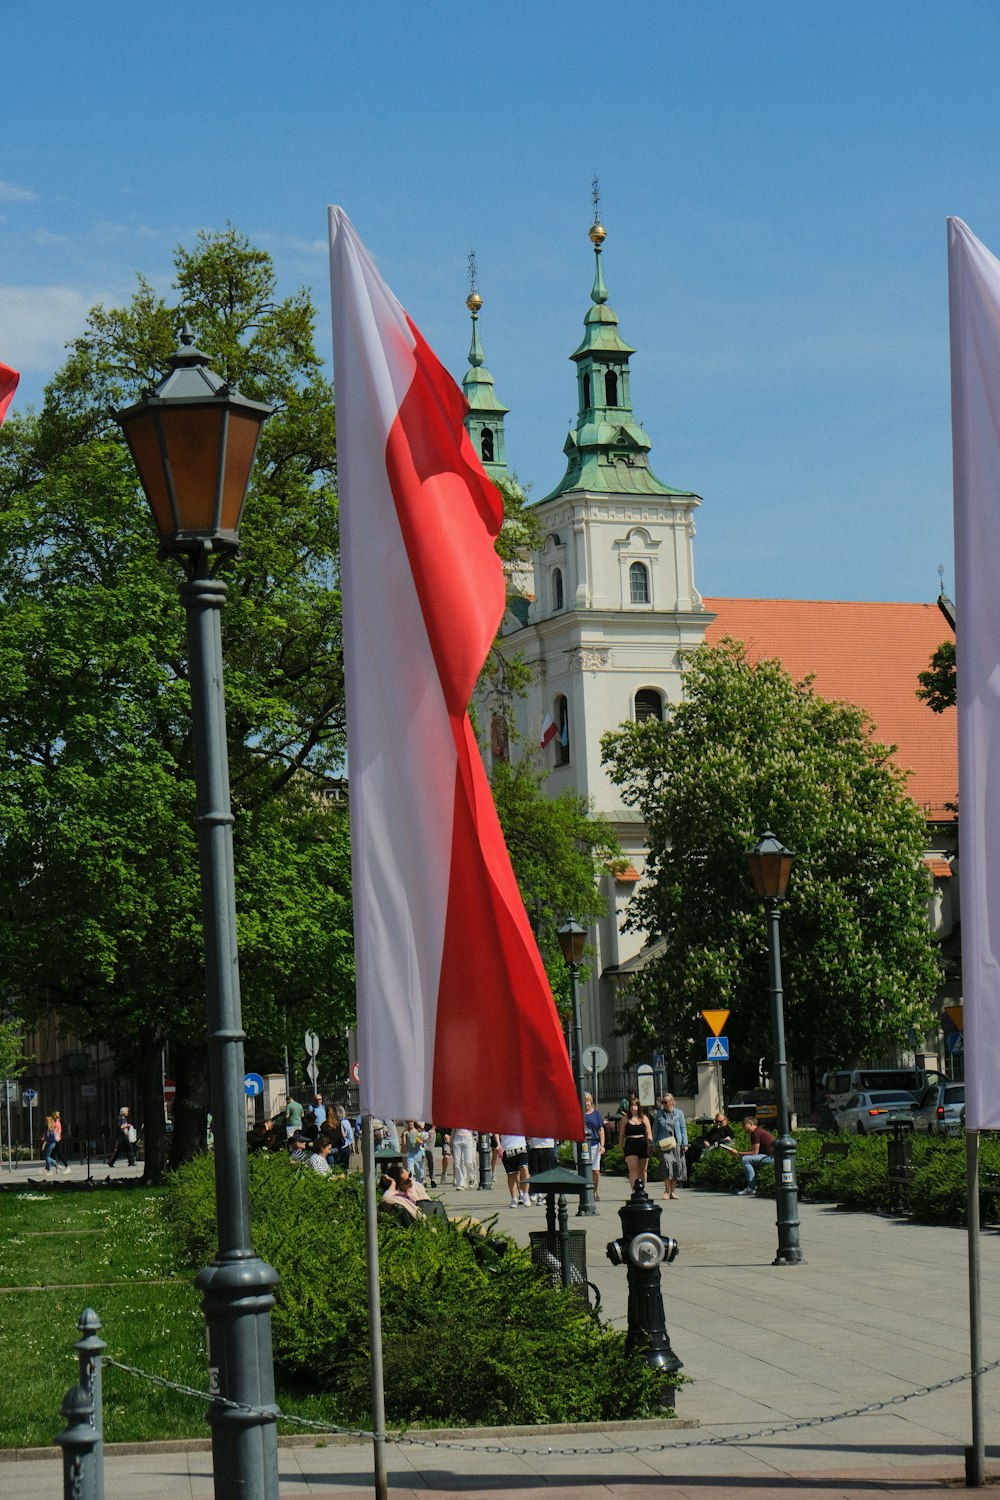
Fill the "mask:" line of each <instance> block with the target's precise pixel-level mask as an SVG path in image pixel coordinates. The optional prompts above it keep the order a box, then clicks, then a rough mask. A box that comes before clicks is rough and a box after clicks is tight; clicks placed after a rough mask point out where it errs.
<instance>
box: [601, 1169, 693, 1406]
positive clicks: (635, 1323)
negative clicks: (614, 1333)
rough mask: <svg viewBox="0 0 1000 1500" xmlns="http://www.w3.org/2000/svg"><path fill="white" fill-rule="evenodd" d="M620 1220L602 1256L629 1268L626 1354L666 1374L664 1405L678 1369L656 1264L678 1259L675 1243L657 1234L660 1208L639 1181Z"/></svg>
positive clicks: (680, 1365)
mask: <svg viewBox="0 0 1000 1500" xmlns="http://www.w3.org/2000/svg"><path fill="white" fill-rule="evenodd" d="M618 1216H619V1218H620V1219H621V1221H622V1235H621V1239H617V1240H612V1241H611V1243H610V1244H609V1245H608V1249H607V1256H608V1259H609V1260H610V1261H611V1264H612V1265H614V1266H626V1267H627V1270H628V1335H627V1337H626V1340H625V1348H626V1350H627V1351H628V1352H629V1353H633V1352H636V1351H640V1350H641V1352H642V1354H643V1355H644V1357H645V1360H646V1363H647V1364H648V1365H650V1366H651V1367H652V1368H653V1369H654V1370H659V1371H660V1372H661V1373H662V1374H663V1375H664V1376H666V1377H667V1387H666V1389H665V1390H664V1404H665V1405H667V1406H672V1405H673V1397H674V1388H673V1385H672V1383H671V1382H670V1380H669V1377H670V1376H671V1375H676V1373H677V1371H678V1370H680V1369H682V1368H683V1360H680V1359H678V1358H677V1355H676V1354H675V1353H674V1351H673V1349H672V1348H671V1347H670V1335H669V1334H668V1332H667V1322H666V1318H665V1317H664V1314H663V1297H662V1295H661V1293H660V1267H661V1266H662V1265H664V1264H666V1265H669V1264H670V1262H671V1261H672V1260H676V1259H677V1254H678V1251H679V1250H680V1245H678V1243H677V1241H676V1240H675V1239H673V1238H671V1236H670V1235H662V1234H661V1233H660V1210H659V1208H658V1206H657V1205H656V1204H655V1203H651V1202H650V1201H649V1198H648V1197H647V1196H646V1190H645V1188H644V1187H643V1185H642V1182H636V1184H635V1187H634V1188H633V1190H632V1196H631V1198H629V1199H628V1201H627V1202H626V1203H625V1204H623V1206H622V1207H621V1208H620V1209H619V1210H618Z"/></svg>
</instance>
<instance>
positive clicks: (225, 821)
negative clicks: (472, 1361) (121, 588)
mask: <svg viewBox="0 0 1000 1500" xmlns="http://www.w3.org/2000/svg"><path fill="white" fill-rule="evenodd" d="M169 363H170V373H169V374H168V375H167V376H166V378H165V379H164V380H163V381H161V383H160V384H159V385H158V386H157V387H156V388H155V390H153V391H152V392H150V393H149V394H148V395H146V396H144V397H143V399H142V400H141V401H139V402H137V403H136V404H135V405H134V406H130V407H128V408H127V409H126V410H124V411H120V412H117V413H116V414H115V420H116V421H117V422H118V423H119V425H120V426H121V428H122V431H123V432H124V434H125V439H126V441H127V443H128V446H129V449H130V451H131V453H132V457H133V459H134V460H135V465H136V468H137V469H138V471H139V480H140V482H141V484H142V487H143V490H144V491H145V493H146V498H147V500H148V501H149V506H150V509H151V511H152V513H153V520H154V521H155V523H156V528H157V531H158V532H159V535H160V556H161V557H176V558H178V559H179V560H180V561H181V563H182V564H183V567H184V571H185V573H186V574H187V579H186V582H184V583H182V584H181V586H180V596H181V601H182V603H183V605H184V609H185V610H186V612H187V637H188V651H189V656H190V684H191V719H192V732H193V742H194V761H195V785H196V791H197V805H196V816H195V823H196V829H197V837H198V855H199V863H200V866H201V888H202V920H203V926H204V947H205V982H206V996H207V1005H208V1056H209V1076H210V1083H211V1097H212V1124H213V1130H214V1133H215V1200H216V1223H217V1227H218V1236H219V1250H218V1254H217V1255H216V1257H215V1259H214V1260H213V1261H212V1263H211V1265H209V1266H206V1268H205V1269H204V1270H203V1271H200V1272H199V1274H198V1276H197V1278H196V1281H195V1285H196V1286H197V1287H198V1288H199V1290H200V1291H201V1292H202V1293H203V1299H202V1310H203V1312H204V1314H205V1322H206V1325H207V1333H208V1364H209V1389H210V1390H211V1391H212V1393H213V1394H214V1395H216V1396H217V1397H218V1398H219V1399H218V1401H217V1402H216V1403H215V1404H213V1405H212V1407H211V1408H210V1409H209V1412H208V1420H209V1422H210V1423H211V1427H212V1455H213V1471H214V1475H215V1495H216V1500H237V1497H239V1500H278V1455H277V1434H276V1429H275V1412H276V1408H275V1405H274V1367H273V1361H272V1352H271V1308H272V1307H273V1306H274V1289H275V1287H276V1286H277V1282H278V1278H277V1274H276V1272H275V1271H274V1270H273V1269H272V1267H271V1266H269V1265H267V1264H265V1262H264V1261H263V1260H261V1259H260V1257H259V1256H258V1255H257V1254H256V1253H255V1251H254V1249H253V1245H252V1244H251V1240H250V1200H249V1193H248V1187H247V1151H246V1117H245V1113H244V1102H243V1101H244V1094H243V1077H244V1071H245V1069H244V1062H243V1041H244V1032H243V1023H242V1016H241V1010H240V982H239V956H238V952H237V946H236V898H235V881H234V874H233V816H232V810H231V806H230V797H229V755H228V749H227V744H226V704H225V693H224V689H223V681H222V632H221V628H220V618H219V611H220V610H221V609H222V606H223V605H224V603H225V600H226V585H225V584H224V583H223V582H222V580H221V578H219V577H217V576H216V574H217V572H218V570H219V569H220V568H221V567H222V566H224V565H225V564H226V563H227V562H229V561H231V560H232V558H233V557H235V555H236V553H237V551H238V549H239V525H240V516H241V514H242V510H243V502H244V500H245V498H246V491H247V485H248V484H249V481H250V470H251V468H252V466H253V461H254V456H255V454H256V451H257V441H258V438H259V436H260V429H261V426H262V425H263V422H264V420H265V418H266V417H267V416H269V415H270V412H271V410H272V408H271V407H270V406H267V405H265V404H263V403H262V402H259V401H248V400H246V399H245V398H244V397H243V396H240V395H239V394H238V393H237V392H236V391H234V390H231V389H230V388H229V387H228V386H227V385H225V384H224V383H223V382H222V381H221V380H220V379H219V377H218V376H217V375H216V374H215V373H214V372H213V371H212V370H210V369H209V368H208V359H207V357H206V355H204V354H202V353H201V351H200V350H198V349H196V348H195V346H194V335H193V334H192V333H191V330H190V328H188V327H187V326H185V329H184V332H183V334H182V335H181V348H180V349H178V351H177V352H176V354H174V355H173V356H172V358H171V359H170V361H169ZM230 1402H236V1403H239V1409H238V1408H237V1407H235V1406H232V1405H228V1404H226V1403H230ZM243 1408H248V1409H243Z"/></svg>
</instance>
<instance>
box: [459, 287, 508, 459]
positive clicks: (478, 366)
mask: <svg viewBox="0 0 1000 1500" xmlns="http://www.w3.org/2000/svg"><path fill="white" fill-rule="evenodd" d="M465 305H466V307H467V308H468V309H469V312H470V313H471V315H472V343H471V344H470V346H469V368H468V369H467V370H466V372H465V374H464V376H463V377H462V390H463V391H464V392H465V399H466V401H468V403H469V410H468V412H467V413H466V416H465V430H466V431H467V432H468V434H469V437H470V438H471V440H472V446H473V447H474V448H475V450H476V452H477V454H478V455H479V457H480V459H481V460H482V464H483V468H484V469H485V470H486V472H487V474H488V475H489V476H490V478H491V479H498V478H500V476H501V475H503V476H504V477H506V476H507V456H506V441H505V433H504V423H503V419H504V417H505V416H506V415H507V412H508V411H509V410H510V408H509V407H507V406H504V404H503V402H502V401H501V400H500V398H499V397H498V396H497V393H496V391H495V390H494V388H493V376H492V375H491V374H490V372H489V370H488V369H487V368H486V356H485V355H484V354H483V346H482V344H481V343H480V340H479V309H480V308H481V307H482V305H483V299H482V297H480V295H479V293H478V291H477V290H476V288H475V284H473V288H472V291H471V292H470V293H469V296H468V298H467V299H466V303H465Z"/></svg>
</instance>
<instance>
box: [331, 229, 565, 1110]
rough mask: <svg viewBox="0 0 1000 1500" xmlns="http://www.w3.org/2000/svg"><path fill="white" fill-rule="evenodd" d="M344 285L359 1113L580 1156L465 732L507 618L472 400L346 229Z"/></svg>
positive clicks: (550, 1008)
mask: <svg viewBox="0 0 1000 1500" xmlns="http://www.w3.org/2000/svg"><path fill="white" fill-rule="evenodd" d="M330 267H331V285H332V296H333V328H334V373H335V379H336V393H337V439H338V443H337V447H338V473H339V481H340V528H341V565H342V582H343V600H344V606H343V607H344V667H345V677H346V685H347V722H348V771H349V776H350V788H351V792H350V811H351V853H352V865H353V894H354V925H355V952H356V959H357V974H358V980H357V983H358V1035H359V1062H360V1072H361V1104H362V1109H363V1110H364V1111H365V1112H367V1113H371V1114H374V1115H379V1116H385V1117H394V1118H397V1119H406V1118H409V1119H421V1120H429V1119H434V1120H446V1121H451V1122H456V1121H457V1122H459V1123H461V1122H462V1121H465V1123H466V1124H468V1125H471V1126H476V1127H481V1128H483V1129H493V1130H498V1131H501V1130H502V1131H506V1132H521V1133H526V1134H530V1135H541V1136H545V1135H551V1136H556V1137H558V1138H564V1137H570V1138H574V1139H575V1138H578V1137H579V1136H580V1131H581V1115H580V1106H579V1103H578V1100H577V1098H576V1091H575V1088H574V1085H573V1078H572V1074H571V1072H570V1067H569V1062H568V1059H567V1056H566V1048H565V1045H564V1043H563V1038H562V1033H561V1030H560V1026H559V1020H558V1017H557V1015H556V1010H555V1005H554V1003H553V1000H552V994H551V991H550V989H549V986H548V981H547V979H546V976H545V970H544V968H543V966H542V963H541V959H540V957H539V954H538V948H537V945H536V943H535V940H534V936H533V934H532V932H531V928H530V926H529V924H528V920H527V916H526V914H525V910H524V904H523V902H522V900H521V896H520V893H519V891H518V888H517V883H516V881H515V879H514V873H513V870H512V869H511V865H510V858H509V856H508V854H507V849H506V846H505V844H504V840H503V834H502V832H501V830H500V824H499V821H498V819H497V815H496V811H495V808H494V805H493V799H492V796H491V794H490V788H489V783H488V781H487V779H486V773H485V770H484V768H483V763H482V757H481V755H480V753H479V747H478V745H477V743H476V739H475V736H474V734H473V731H472V726H471V724H470V722H469V716H468V712H467V709H468V703H469V699H470V697H471V694H472V691H473V688H474V686H475V682H476V678H477V676H478V674H479V671H480V669H481V667H482V664H483V662H484V661H485V659H486V655H487V652H488V650H489V648H490V644H491V642H492V640H493V637H494V635H495V633H496V630H497V628H498V626H499V623H500V619H501V617H502V614H503V609H504V579H503V569H502V565H501V563H500V560H499V558H498V557H497V555H496V551H495V549H494V545H493V543H494V539H495V537H496V536H497V534H498V532H499V529H500V525H501V522H502V519H503V514H502V506H501V501H500V496H499V494H498V492H497V490H496V488H495V486H494V485H493V484H492V483H491V482H490V481H489V479H488V478H487V477H486V474H485V472H484V470H483V468H482V465H481V464H480V462H479V460H478V458H477V457H476V455H475V452H474V450H473V448H472V444H471V443H470V442H469V438H468V435H467V434H466V431H465V428H464V426H463V417H464V414H465V410H466V407H465V401H464V399H463V397H462V394H461V392H460V390H459V389H458V387H457V386H456V384H455V382H454V381H453V380H452V378H451V376H450V375H449V374H448V373H447V372H446V371H445V370H444V369H443V367H442V366H441V364H440V363H439V361H438V360H437V358H436V356H435V355H434V353H433V352H432V350H431V349H430V348H429V347H428V345H427V344H426V343H425V341H424V339H423V338H422V337H421V335H420V333H419V332H418V330H417V329H416V328H415V327H414V325H413V324H412V323H411V322H410V320H409V318H408V317H407V315H406V313H405V312H404V311H403V309H402V308H401V307H400V305H399V303H398V302H397V301H396V299H395V298H394V297H393V295H392V293H391V292H390V291H389V289H388V287H387V286H386V285H385V283H384V281H383V280H382V278H381V277H380V276H379V273H378V271H377V270H376V269H375V266H374V264H373V262H372V260H371V258H370V256H369V255H368V252H367V251H366V249H365V247H364V246H363V245H362V243H361V241H360V240H359V239H358V236H357V234H356V233H355V230H354V228H353V226H352V224H351V223H350V220H349V219H348V218H347V216H346V215H345V214H344V213H343V212H342V211H341V210H340V209H338V208H333V209H331V210H330ZM400 726H405V729H402V730H401V727H400Z"/></svg>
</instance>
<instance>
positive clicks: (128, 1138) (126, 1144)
mask: <svg viewBox="0 0 1000 1500" xmlns="http://www.w3.org/2000/svg"><path fill="white" fill-rule="evenodd" d="M135 1137H136V1130H135V1126H134V1125H133V1124H132V1121H131V1120H130V1119H129V1113H128V1105H127V1104H123V1105H122V1107H121V1109H119V1111H118V1118H117V1120H116V1121H115V1149H114V1150H113V1151H112V1153H111V1155H110V1156H109V1157H108V1166H109V1167H113V1166H114V1164H115V1162H116V1161H117V1160H118V1153H119V1152H120V1151H124V1152H125V1153H126V1155H127V1156H128V1164H129V1166H130V1167H134V1166H135Z"/></svg>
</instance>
